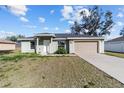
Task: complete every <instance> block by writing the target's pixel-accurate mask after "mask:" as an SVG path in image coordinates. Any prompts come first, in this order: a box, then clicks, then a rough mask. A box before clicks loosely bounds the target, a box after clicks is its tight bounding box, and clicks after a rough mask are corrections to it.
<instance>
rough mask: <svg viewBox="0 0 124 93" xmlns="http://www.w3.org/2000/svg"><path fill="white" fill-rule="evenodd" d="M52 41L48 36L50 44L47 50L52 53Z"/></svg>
mask: <svg viewBox="0 0 124 93" xmlns="http://www.w3.org/2000/svg"><path fill="white" fill-rule="evenodd" d="M52 42H53V38H52V37H51V38H50V45H49V48H50V49H49V52H50V53H52Z"/></svg>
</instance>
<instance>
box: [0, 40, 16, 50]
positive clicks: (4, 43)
mask: <svg viewBox="0 0 124 93" xmlns="http://www.w3.org/2000/svg"><path fill="white" fill-rule="evenodd" d="M15 46H16V43H15V42H12V41H9V40H2V39H1V40H0V51H10V50H15Z"/></svg>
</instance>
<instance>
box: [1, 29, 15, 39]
mask: <svg viewBox="0 0 124 93" xmlns="http://www.w3.org/2000/svg"><path fill="white" fill-rule="evenodd" d="M13 35H16V34H15V33H14V32H7V31H4V30H2V31H0V38H6V37H7V36H13Z"/></svg>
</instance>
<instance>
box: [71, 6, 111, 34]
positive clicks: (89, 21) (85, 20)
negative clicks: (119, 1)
mask: <svg viewBox="0 0 124 93" xmlns="http://www.w3.org/2000/svg"><path fill="white" fill-rule="evenodd" d="M88 10H89V13H90V15H88V16H87V15H86V13H85V11H81V12H80V16H81V22H79V23H78V22H76V21H75V23H76V24H74V25H72V26H71V31H72V33H78V34H80V33H82V34H84V35H90V36H103V35H106V34H110V29H111V28H112V26H113V20H112V12H110V11H107V12H106V13H104V12H102V11H101V10H99V7H98V6H94V7H93V8H89V9H88ZM77 24H78V27H77ZM77 29H78V30H77Z"/></svg>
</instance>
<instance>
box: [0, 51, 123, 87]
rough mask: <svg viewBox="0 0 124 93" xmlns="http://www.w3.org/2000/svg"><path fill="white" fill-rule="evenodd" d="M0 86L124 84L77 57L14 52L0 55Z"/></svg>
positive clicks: (119, 85) (115, 85)
mask: <svg viewBox="0 0 124 93" xmlns="http://www.w3.org/2000/svg"><path fill="white" fill-rule="evenodd" d="M0 87H36V88H38V87H41V88H43V87H46V88H53V87H54V88H57V87H59V88H65V87H66V88H72V87H76V88H80V87H81V88H87V87H90V88H94V87H95V88H99V87H106V88H107V87H124V85H123V84H122V83H120V82H119V81H117V80H115V79H114V78H112V77H111V76H109V75H107V74H105V73H104V72H102V71H100V70H99V69H97V68H96V67H94V66H93V65H91V64H89V63H87V62H86V61H85V60H83V59H81V58H80V57H77V56H73V57H67V56H59V57H43V56H39V55H36V54H19V53H17V54H12V55H11V54H9V55H4V56H3V55H1V56H0Z"/></svg>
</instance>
